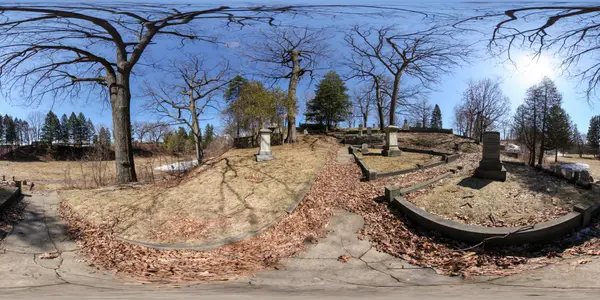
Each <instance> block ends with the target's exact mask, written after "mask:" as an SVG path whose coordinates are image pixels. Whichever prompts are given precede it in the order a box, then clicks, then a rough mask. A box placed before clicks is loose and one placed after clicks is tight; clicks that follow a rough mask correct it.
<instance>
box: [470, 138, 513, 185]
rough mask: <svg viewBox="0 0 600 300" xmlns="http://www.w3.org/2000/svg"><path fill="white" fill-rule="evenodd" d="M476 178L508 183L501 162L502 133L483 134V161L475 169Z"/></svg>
mask: <svg viewBox="0 0 600 300" xmlns="http://www.w3.org/2000/svg"><path fill="white" fill-rule="evenodd" d="M474 176H475V177H477V178H484V179H491V180H498V181H506V169H505V168H504V166H503V165H502V162H501V161H500V132H498V131H486V132H485V133H484V134H483V159H481V161H480V162H479V167H478V168H477V169H475V175H474Z"/></svg>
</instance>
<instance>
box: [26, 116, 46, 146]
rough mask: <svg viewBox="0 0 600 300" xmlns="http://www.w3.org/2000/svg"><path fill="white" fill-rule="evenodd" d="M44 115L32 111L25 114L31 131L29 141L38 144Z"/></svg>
mask: <svg viewBox="0 0 600 300" xmlns="http://www.w3.org/2000/svg"><path fill="white" fill-rule="evenodd" d="M44 118H45V116H44V114H43V113H42V112H41V111H32V112H29V113H28V114H27V122H28V123H29V129H30V131H31V137H30V140H31V141H32V142H33V141H36V142H39V141H40V136H41V132H42V127H43V126H44Z"/></svg>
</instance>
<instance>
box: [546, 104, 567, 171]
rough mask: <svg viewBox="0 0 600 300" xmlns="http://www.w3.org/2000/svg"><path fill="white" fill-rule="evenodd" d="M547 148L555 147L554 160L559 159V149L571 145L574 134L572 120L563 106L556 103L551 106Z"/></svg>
mask: <svg viewBox="0 0 600 300" xmlns="http://www.w3.org/2000/svg"><path fill="white" fill-rule="evenodd" d="M545 134H546V140H547V144H546V145H547V149H554V151H555V152H554V161H555V162H556V161H558V149H565V148H567V147H570V146H571V138H572V136H573V132H572V128H571V120H570V117H569V115H568V114H567V112H566V111H565V110H564V109H562V107H560V106H558V105H555V106H552V108H550V113H549V115H548V127H547V130H546V133H545Z"/></svg>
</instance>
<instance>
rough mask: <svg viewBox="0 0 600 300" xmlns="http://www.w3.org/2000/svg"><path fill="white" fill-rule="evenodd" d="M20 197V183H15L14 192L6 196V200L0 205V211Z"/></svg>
mask: <svg viewBox="0 0 600 300" xmlns="http://www.w3.org/2000/svg"><path fill="white" fill-rule="evenodd" d="M9 188H12V187H9ZM21 195H22V193H21V182H20V181H16V185H15V190H14V191H13V192H12V194H11V195H10V196H8V198H6V200H4V201H3V202H2V203H0V211H1V210H3V209H5V208H6V207H7V206H9V205H10V204H11V203H13V202H14V201H16V200H17V199H19V197H21Z"/></svg>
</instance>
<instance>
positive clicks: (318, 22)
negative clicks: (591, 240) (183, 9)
mask: <svg viewBox="0 0 600 300" xmlns="http://www.w3.org/2000/svg"><path fill="white" fill-rule="evenodd" d="M35 2H42V3H43V1H35ZM62 2H63V3H65V2H66V3H68V2H71V1H62ZM133 2H136V1H133ZM139 2H144V3H147V2H149V1H139ZM187 2H188V1H180V0H174V1H169V3H187ZM452 2H453V3H454V4H447V3H449V2H441V1H419V2H415V3H414V4H410V3H409V4H403V7H406V8H414V9H420V10H429V11H440V10H445V11H455V10H461V9H462V11H461V13H465V12H467V10H468V9H470V8H473V7H474V8H490V7H494V6H496V5H497V4H486V5H483V4H478V5H473V4H465V3H462V2H458V1H452ZM488 2H495V3H497V2H499V1H488ZM201 3H204V2H201ZM206 3H208V2H206ZM256 3H263V4H283V3H285V4H290V2H287V1H261V2H249V1H227V2H220V3H218V4H217V3H214V2H210V4H211V5H215V6H216V5H230V6H234V5H247V4H256ZM300 3H302V4H325V3H327V4H362V3H368V2H364V1H355V2H353V3H349V1H341V0H340V1H338V0H328V1H326V2H324V1H316V0H309V1H302V2H300ZM390 3H395V2H393V1H377V4H381V5H385V4H390ZM515 5H516V4H515ZM502 6H506V4H502ZM465 9H466V10H465ZM286 21H289V22H296V23H303V22H310V23H311V25H314V26H317V27H318V26H326V27H331V30H332V32H334V33H335V32H336V28H334V27H336V26H337V27H343V26H346V25H352V24H354V23H369V24H371V25H374V26H377V25H384V24H390V25H391V24H399V25H401V26H406V27H410V28H411V29H413V28H415V27H418V26H421V23H420V21H419V20H418V19H415V18H410V17H407V18H402V17H398V18H366V17H361V16H350V17H343V18H339V19H331V18H330V17H322V16H321V17H314V18H312V19H310V20H307V19H302V18H299V19H295V20H286ZM333 25H335V26H333ZM205 28H207V32H211V33H219V35H220V40H221V41H223V42H240V43H242V44H241V45H242V46H241V47H238V48H225V47H222V46H215V45H211V44H207V43H198V44H194V45H191V46H188V47H186V48H185V51H187V52H193V53H197V54H200V55H201V56H202V57H203V58H204V59H205V60H206V61H207V63H208V65H210V64H211V63H215V62H217V61H219V60H220V59H228V60H229V61H230V62H231V66H232V67H233V68H234V69H236V68H237V69H239V70H240V71H242V72H243V73H247V74H252V73H256V71H257V70H255V69H252V64H251V63H249V62H248V61H246V58H244V57H243V56H242V55H240V51H243V50H245V48H244V46H243V43H244V42H248V41H252V35H253V34H254V33H255V32H256V30H259V29H260V28H262V27H261V26H253V27H247V28H244V29H243V30H241V31H238V30H233V31H223V30H222V24H208V25H206V26H205ZM342 37H343V35H341V34H339V32H338V33H337V35H336V37H335V38H334V39H332V40H331V41H330V43H331V45H330V46H331V47H332V48H333V49H335V50H336V54H335V55H334V56H333V58H334V59H335V58H339V57H340V55H342V54H343V53H345V51H346V49H345V48H344V47H345V45H344V44H343V43H342ZM149 50H150V51H148V52H147V53H145V55H146V59H148V60H152V61H159V62H164V61H167V60H170V59H175V60H176V59H179V58H181V54H180V52H179V51H178V50H177V49H175V48H174V47H172V45H171V44H170V43H160V42H159V43H158V44H157V45H153V46H151V48H150V49H149ZM523 57H527V56H526V55H525V54H524V55H523ZM542 60H543V61H542V62H541V63H539V64H537V65H534V66H529V67H527V66H526V64H527V63H526V61H527V60H526V59H517V61H519V62H520V65H519V66H518V69H517V70H515V68H514V67H513V66H511V65H508V64H502V63H501V61H500V60H499V59H477V60H475V61H474V62H473V63H472V64H470V65H467V66H463V67H457V68H456V69H455V71H454V72H453V73H452V74H450V75H447V76H444V77H442V78H441V80H440V82H441V84H440V85H438V86H436V89H435V91H432V92H431V93H430V94H429V101H430V103H432V104H438V105H439V106H440V108H441V110H442V115H443V123H444V127H450V126H451V125H452V111H453V107H454V106H455V105H456V104H457V103H458V102H459V101H460V99H461V95H462V93H463V91H464V90H465V88H466V85H467V82H468V80H469V79H475V80H477V79H481V78H484V77H493V76H498V77H500V78H502V80H503V84H502V88H503V91H504V93H505V94H506V95H507V96H508V97H509V98H510V100H511V103H512V107H513V111H514V110H515V109H516V107H517V106H518V105H519V104H521V103H522V102H523V97H524V95H525V90H526V89H527V88H528V87H529V86H531V85H533V84H535V81H536V80H538V79H539V78H540V77H541V76H542V75H547V76H549V77H551V78H552V79H554V80H555V82H556V84H557V86H558V88H559V90H560V91H561V92H562V93H563V99H564V100H563V107H565V109H566V111H567V112H568V113H569V114H570V115H571V118H572V119H573V121H574V122H575V123H576V124H577V125H578V127H579V129H580V131H586V130H587V127H588V124H589V119H590V118H591V117H592V116H593V115H595V114H600V110H598V109H597V107H592V106H590V105H588V103H587V102H586V101H585V99H584V98H583V97H582V95H581V94H580V92H582V91H583V88H582V87H577V84H576V83H577V82H576V81H574V80H569V79H568V78H564V77H560V76H559V74H558V72H557V68H556V66H555V65H553V64H555V63H556V62H557V60H556V59H555V58H553V57H552V56H549V55H548V56H545V57H543V58H542ZM338 71H340V72H343V70H342V69H341V68H339V69H338ZM158 79H164V76H162V77H161V73H160V72H156V71H154V72H152V71H150V72H146V75H145V76H143V77H136V78H135V79H134V81H133V83H132V84H133V103H132V118H133V120H139V121H145V120H149V119H152V118H153V115H152V114H151V113H150V112H149V111H146V110H144V109H143V107H142V106H143V104H144V103H145V102H146V100H145V99H144V97H143V82H154V81H155V80H158ZM257 79H258V78H257ZM409 80H410V79H409ZM316 83H317V82H312V83H309V80H306V79H305V80H303V81H302V82H301V84H300V86H299V87H298V96H299V97H300V98H302V96H303V95H304V94H305V91H307V90H313V89H314V85H315V84H316ZM281 85H282V87H287V84H286V83H282V84H281ZM354 85H355V82H348V87H349V88H350V90H352V88H353V86H354ZM302 100H303V99H302ZM50 108H52V109H53V110H54V112H55V113H57V114H58V115H59V116H60V115H62V114H63V113H66V114H67V115H68V114H70V112H71V111H75V112H79V111H81V112H83V113H84V114H85V115H86V116H87V117H89V118H91V119H92V120H93V121H94V123H96V124H104V125H110V124H111V113H110V108H109V107H108V105H107V103H106V100H105V99H103V98H102V97H101V95H100V94H99V93H96V94H92V95H91V96H90V98H89V99H87V100H86V99H81V98H80V99H56V101H51V100H50V99H48V100H46V101H43V102H42V103H41V104H40V105H39V106H36V107H24V106H23V105H22V103H21V102H20V101H19V99H14V100H13V101H9V100H8V99H0V113H2V114H10V115H13V116H15V117H19V118H26V116H27V113H28V112H29V111H31V110H39V111H44V112H45V111H48V110H49V109H50ZM205 118H208V119H211V120H209V121H206V122H210V123H213V124H216V125H217V126H218V125H219V124H220V120H219V117H218V113H217V112H216V111H212V112H210V113H209V114H208V115H207V116H205ZM206 122H204V123H206ZM374 122H375V118H374V117H372V118H371V121H369V123H374Z"/></svg>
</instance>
